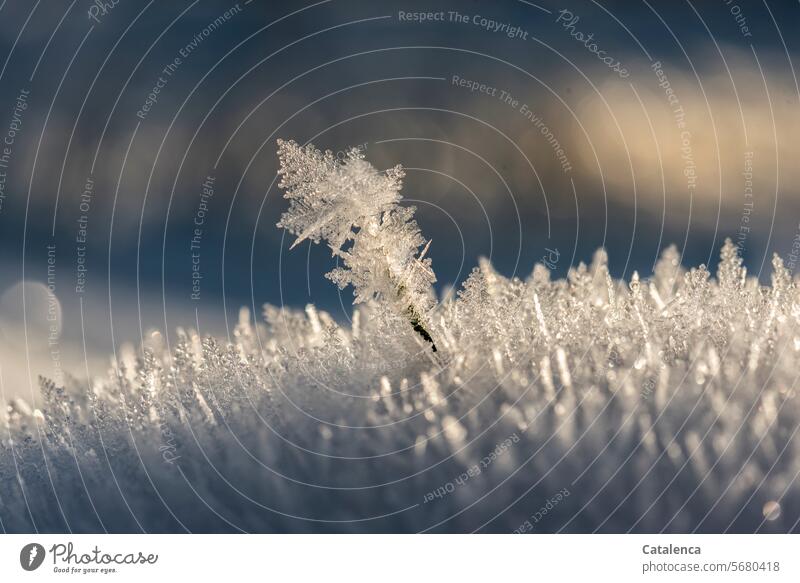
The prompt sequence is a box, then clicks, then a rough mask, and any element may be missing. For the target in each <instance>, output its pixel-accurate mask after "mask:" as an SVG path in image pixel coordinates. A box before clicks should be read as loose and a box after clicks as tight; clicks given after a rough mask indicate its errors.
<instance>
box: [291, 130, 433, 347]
mask: <svg viewBox="0 0 800 583" xmlns="http://www.w3.org/2000/svg"><path fill="white" fill-rule="evenodd" d="M278 156H279V158H280V164H281V165H280V170H279V171H278V173H279V174H280V175H281V182H280V187H281V188H283V189H284V190H285V191H286V194H285V198H287V199H288V200H289V210H288V211H287V212H285V213H284V214H283V216H282V217H281V220H280V222H278V226H279V227H283V228H285V229H286V230H287V231H289V232H290V233H292V234H294V235H297V239H296V240H295V242H294V243H293V244H292V247H295V246H297V245H298V244H299V243H301V242H303V241H305V240H306V239H310V240H311V241H314V242H315V243H319V242H321V241H323V240H324V241H325V242H326V243H327V244H328V246H329V247H330V249H331V252H332V254H333V255H334V256H335V257H337V258H338V259H339V260H340V262H341V266H340V267H337V268H336V269H334V270H333V271H331V272H330V273H328V274H327V277H328V279H330V280H331V281H333V282H334V283H335V284H337V285H338V286H339V288H340V289H344V288H345V287H347V286H348V285H352V286H353V289H354V293H355V300H354V303H356V304H358V303H361V302H366V301H370V300H378V301H383V302H385V303H386V304H388V305H389V307H390V308H391V309H392V310H394V311H395V312H396V313H398V314H400V315H402V317H403V318H404V319H406V320H407V321H408V322H409V323H410V324H411V327H412V328H413V329H414V331H415V332H416V333H417V334H418V335H419V336H420V337H421V338H422V339H424V340H425V341H426V342H428V343H429V344H430V345H431V349H432V350H433V351H434V352H436V344H435V342H434V341H433V337H432V336H431V334H430V332H429V326H428V325H427V324H426V320H427V316H428V313H429V312H430V310H431V309H432V307H433V304H434V300H433V298H434V295H433V292H432V288H431V286H432V285H433V283H434V282H435V281H436V276H435V275H434V273H433V270H432V269H431V260H430V259H428V258H425V255H426V253H427V251H428V248H429V246H430V241H426V240H425V238H424V237H423V236H422V234H421V233H420V230H419V226H418V225H417V223H416V221H415V220H414V218H413V217H414V211H415V210H416V209H415V208H414V207H401V206H400V205H399V202H400V200H401V199H402V197H401V196H400V189H401V188H402V179H403V176H404V175H405V174H404V172H403V169H402V168H401V167H400V166H395V167H394V168H390V169H388V170H387V171H385V172H378V171H377V170H376V169H375V168H374V167H373V166H372V165H371V164H370V163H369V162H367V161H366V160H364V155H363V153H362V152H361V151H360V150H358V149H356V148H353V149H351V150H350V151H348V152H347V155H346V156H345V157H344V158H343V159H341V160H340V159H337V158H335V157H334V156H333V153H332V152H330V151H326V152H320V151H319V150H317V149H316V148H315V147H314V146H313V145H310V144H309V145H307V146H300V145H298V144H297V143H296V142H294V141H292V140H289V141H284V140H278ZM423 245H424V248H423V249H422V251H421V252H420V251H419V249H420V247H422V246H423Z"/></svg>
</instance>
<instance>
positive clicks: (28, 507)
mask: <svg viewBox="0 0 800 583" xmlns="http://www.w3.org/2000/svg"><path fill="white" fill-rule="evenodd" d="M280 156H281V165H282V167H281V174H282V185H283V188H285V190H286V194H287V197H288V198H289V210H288V212H287V213H286V214H285V215H284V216H283V218H282V220H281V223H280V226H282V227H284V228H286V229H287V230H289V231H290V232H292V233H293V234H295V235H297V241H296V243H297V242H300V241H303V240H305V239H309V240H311V241H316V242H322V241H324V242H325V243H327V244H328V245H329V247H330V248H331V250H332V252H333V254H334V256H335V257H336V258H338V260H339V261H340V267H339V268H337V269H336V270H334V271H333V272H332V273H331V274H330V277H331V279H332V280H333V281H334V282H335V283H337V284H338V285H340V286H343V287H344V286H347V285H352V286H353V289H354V290H355V296H356V307H355V308H354V311H353V316H352V323H351V324H349V325H343V324H341V323H339V322H337V321H335V320H334V319H333V318H332V317H331V316H330V315H328V314H327V313H325V312H322V311H319V310H317V309H316V308H315V307H314V306H311V305H309V306H307V307H306V309H305V310H293V309H288V308H277V307H273V306H265V308H264V312H263V318H256V319H255V320H256V321H253V318H251V316H250V314H249V313H248V311H247V310H243V311H242V313H241V317H240V322H239V324H238V325H237V326H236V328H235V330H234V333H235V338H234V340H233V341H231V342H227V341H222V340H217V339H214V338H201V337H200V336H199V335H198V334H197V333H196V332H194V331H191V330H185V331H184V330H180V331H179V333H178V338H177V342H174V343H173V344H172V345H170V346H167V345H166V343H165V342H164V339H163V338H162V337H161V336H160V335H159V334H153V335H152V336H151V337H149V338H148V340H147V341H146V343H145V345H144V346H143V347H142V349H141V351H140V352H138V353H136V352H134V351H133V350H129V351H127V352H125V353H123V354H122V355H121V356H120V359H119V361H118V362H115V363H114V366H113V369H112V370H111V372H110V374H109V375H108V376H107V377H106V378H102V379H95V380H92V381H90V382H85V381H80V380H76V379H68V380H67V381H66V382H65V386H56V385H55V384H54V383H52V382H50V381H46V380H43V381H42V395H41V399H40V402H37V403H36V404H30V403H26V402H25V401H23V400H22V399H14V400H12V401H10V402H7V403H5V405H6V408H5V411H6V413H5V415H4V417H3V421H2V423H3V425H4V426H3V427H1V428H0V430H1V431H2V434H0V435H2V438H1V439H2V450H0V526H2V529H3V530H4V531H8V532H23V531H24V532H30V531H49V532H67V531H72V532H102V531H104V530H107V531H128V532H130V531H135V532H136V531H148V532H153V531H155V532H163V531H192V532H195V531H207V532H227V531H251V532H287V531H291V532H329V531H336V532H340V531H355V532H363V531H379V532H386V531H390V532H398V531H401V532H406V531H436V532H442V531H452V532H469V531H483V532H513V531H516V532H531V531H532V532H557V531H562V532H593V531H601V532H625V531H635V532H659V531H666V532H691V531H699V532H723V531H735V532H754V531H771V532H797V531H798V530H799V528H800V527H799V526H798V525H799V524H800V490H799V489H798V481H797V480H798V476H800V440H799V439H798V435H797V430H798V424H799V423H800V406H799V403H800V401H798V397H797V388H796V387H797V375H798V366H797V363H798V356H799V355H800V287H799V286H798V280H797V278H795V279H793V278H792V277H791V275H790V273H789V272H788V270H787V269H786V268H785V267H784V265H783V263H782V262H781V260H780V259H779V258H777V257H775V259H774V260H773V265H772V268H773V269H772V280H771V284H770V285H769V286H762V285H760V284H759V282H758V281H757V279H756V278H753V277H748V276H747V273H746V271H745V269H744V267H743V266H742V262H741V259H740V258H739V257H738V255H737V250H736V247H735V246H734V245H733V244H732V243H731V242H730V241H726V243H725V245H724V246H723V249H722V254H721V261H720V264H719V267H718V269H717V272H716V277H712V276H711V274H710V273H709V271H708V270H707V269H706V267H705V266H700V267H698V268H695V269H690V270H688V271H687V270H684V268H682V267H681V265H680V256H679V254H678V251H677V250H676V249H675V248H674V247H670V248H668V249H667V250H666V251H664V253H663V255H662V257H661V259H660V260H659V262H658V263H657V265H656V267H655V270H654V273H653V275H652V276H650V277H641V276H640V275H639V274H634V275H633V276H632V277H631V280H630V281H628V282H624V281H618V280H614V279H612V277H611V276H610V274H609V272H608V268H607V258H606V254H605V252H604V251H603V250H600V251H598V252H597V253H596V254H595V256H594V258H593V260H592V262H591V264H590V265H588V266H587V265H584V264H582V263H581V264H580V265H578V266H577V267H574V268H572V269H570V271H569V273H568V276H567V278H566V279H564V280H552V279H551V278H550V272H549V271H548V269H547V268H546V267H545V266H543V265H537V266H536V267H535V268H534V269H533V272H532V273H531V275H530V276H528V277H527V278H524V279H522V278H516V277H515V278H507V277H504V276H503V275H501V274H499V273H497V272H496V271H495V270H494V269H493V267H492V265H491V263H490V262H489V261H488V260H481V261H480V263H479V266H478V267H477V268H476V269H475V270H474V271H473V272H472V274H471V275H470V276H469V278H468V279H467V281H466V282H465V283H464V285H463V287H462V289H461V291H460V292H459V293H458V294H455V295H448V296H446V297H444V298H442V299H441V300H440V301H439V302H438V303H436V302H435V298H434V295H433V292H432V291H431V284H432V282H433V273H432V272H431V268H430V262H429V260H428V259H426V258H425V257H424V251H425V249H426V248H427V243H426V241H425V239H424V238H423V237H422V235H421V234H420V233H419V229H418V227H417V225H416V223H415V222H414V220H413V210H412V209H410V208H406V207H403V206H401V204H400V202H401V199H400V195H399V191H400V185H401V182H400V181H401V178H402V171H401V169H400V168H394V169H391V170H389V171H387V172H385V173H378V172H376V171H375V170H374V169H373V168H372V167H371V166H370V165H369V164H368V163H367V162H366V161H365V160H364V159H363V157H361V155H359V154H357V153H355V152H353V153H351V154H349V156H348V157H347V159H346V160H344V161H343V162H337V161H336V160H335V159H334V158H333V156H332V155H331V154H330V153H321V152H319V151H317V150H315V149H314V148H313V147H311V146H307V147H300V146H298V145H297V144H295V143H293V142H281V144H280ZM296 243H295V244H296ZM409 324H410V325H409ZM434 341H435V347H436V349H437V353H436V354H435V355H433V354H432V352H433V344H434ZM498 451H502V454H498V453H497V452H498ZM493 455H494V458H492V456H493ZM486 459H493V461H492V462H491V463H490V464H482V461H483V460H486ZM475 468H480V472H478V471H476V469H475ZM465 476H466V477H465ZM563 491H568V492H569V496H565V497H563V500H561V501H560V502H559V504H558V505H555V506H554V505H552V504H551V506H552V510H550V509H548V512H546V513H542V512H541V511H540V510H541V508H542V507H546V505H547V504H548V501H550V500H552V499H553V496H554V495H555V494H556V493H559V492H563ZM441 492H444V493H446V495H445V494H442V495H439V496H437V495H436V493H441Z"/></svg>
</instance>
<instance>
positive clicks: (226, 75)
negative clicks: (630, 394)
mask: <svg viewBox="0 0 800 583" xmlns="http://www.w3.org/2000/svg"><path fill="white" fill-rule="evenodd" d="M798 32H800V5H798V3H797V2H794V1H788V0H787V1H785V2H781V1H765V2H755V1H753V2H749V1H748V2H745V1H744V0H730V1H728V0H718V1H711V0H709V1H702V2H700V1H679V2H676V1H672V0H670V1H654V0H649V1H644V0H643V1H642V2H618V1H611V0H604V1H602V2H594V1H573V0H568V1H564V2H562V3H553V2H548V1H541V2H528V1H525V0H503V1H488V0H486V1H470V0H462V1H458V2H456V1H455V0H449V1H445V2H437V1H428V2H414V1H402V2H396V1H384V2H367V1H358V0H356V1H353V0H347V1H343V0H329V1H320V2H316V3H313V2H268V1H259V0H252V1H249V2H245V1H240V2H238V3H235V2H218V1H209V0H195V1H176V2H155V1H154V0H153V1H150V2H145V1H143V0H140V1H137V2H134V1H129V0H107V1H105V2H103V1H102V0H96V1H94V2H90V1H89V0H72V1H69V0H65V1H56V0H52V1H48V2H46V3H45V2H41V0H38V1H35V2H33V1H22V0H0V141H1V142H2V143H0V381H1V383H2V385H1V386H0V388H2V392H3V395H4V396H5V397H9V396H12V395H23V396H31V397H32V395H33V394H34V393H35V391H36V383H37V376H38V375H44V376H48V377H51V378H55V379H56V381H57V382H59V381H60V380H61V379H63V378H64V376H65V375H74V376H78V377H87V376H94V375H97V374H102V373H104V372H105V370H106V369H107V367H108V363H109V359H110V358H113V356H114V354H115V353H116V351H118V350H119V349H120V347H122V346H123V345H124V344H132V345H138V344H139V343H140V342H141V341H142V339H143V338H145V337H146V336H147V335H148V334H150V333H151V332H152V330H155V329H158V330H162V331H164V333H165V337H166V340H167V341H168V342H169V340H170V335H171V334H172V333H173V332H174V330H175V328H176V327H178V326H185V327H195V328H198V329H199V330H200V331H201V332H202V333H209V334H216V335H221V336H225V335H226V334H228V333H229V332H230V330H231V329H232V327H233V326H234V325H235V322H236V319H237V317H238V316H237V314H238V311H239V308H240V307H241V306H249V307H250V309H251V311H254V312H255V313H260V310H261V306H262V305H263V304H264V303H271V304H275V305H286V306H290V307H303V306H304V305H305V304H307V303H315V304H317V305H318V306H319V307H321V308H323V309H326V310H328V311H330V312H331V313H332V314H333V316H334V317H335V318H337V319H339V320H343V321H344V320H346V319H347V318H348V316H349V314H350V310H351V303H352V295H351V293H350V290H345V291H344V292H341V293H340V292H339V291H338V290H337V289H336V288H335V287H334V286H333V285H332V284H330V283H329V282H328V281H327V280H325V279H324V274H325V273H326V272H327V271H329V270H330V269H331V267H332V266H333V262H332V259H331V257H330V252H329V250H328V249H327V248H325V247H323V246H319V245H316V246H315V245H310V244H303V245H301V246H299V247H298V248H296V249H294V250H292V251H291V252H289V251H288V247H289V244H290V243H291V239H290V238H287V237H286V236H285V235H284V233H283V232H282V231H280V230H279V229H277V228H276V227H275V223H276V222H277V221H278V219H279V217H280V214H281V213H282V212H283V211H284V210H285V208H286V203H285V201H284V200H283V198H282V193H281V192H280V191H279V189H278V188H277V183H276V170H277V160H276V156H275V151H276V144H275V141H276V139H278V138H292V139H295V140H297V141H298V142H301V143H305V142H308V141H311V142H313V143H314V144H316V145H317V146H318V147H320V148H323V149H330V150H332V151H334V152H343V151H344V150H345V149H346V148H348V147H351V146H357V147H360V148H362V149H363V151H364V153H365V155H366V158H367V159H368V160H370V161H371V162H372V163H373V164H375V165H376V166H378V167H379V168H386V167H388V166H391V165H394V164H396V163H401V164H403V165H404V166H405V167H406V168H407V177H406V180H405V187H404V190H403V193H404V196H405V198H406V199H407V201H409V203H410V204H414V205H415V206H416V207H417V208H418V211H417V218H418V221H419V223H420V225H421V227H422V230H423V232H424V233H425V234H426V236H427V237H429V238H431V239H432V240H433V244H432V246H431V250H430V256H431V257H432V258H433V266H434V269H435V271H436V274H437V277H438V280H439V281H438V284H437V285H438V286H439V289H440V291H441V290H443V289H445V288H446V287H447V286H458V285H460V283H461V282H463V280H464V279H465V278H466V276H467V275H468V274H469V271H470V270H471V269H472V267H473V266H475V265H476V263H477V259H478V257H480V256H487V257H490V258H491V260H492V261H493V263H494V264H495V266H496V267H497V268H498V270H500V271H501V272H502V273H504V274H505V275H518V276H520V277H525V276H527V275H528V274H529V273H530V272H531V270H532V268H533V265H534V263H536V262H546V264H547V265H548V266H549V267H551V269H553V270H554V271H555V274H556V275H557V276H564V275H565V274H566V272H567V270H568V268H569V267H570V266H573V265H576V264H577V263H578V262H580V261H587V262H588V261H589V260H590V259H591V255H592V253H593V252H594V250H595V249H597V248H598V247H606V248H607V249H608V252H609V256H610V265H611V269H612V272H613V274H614V275H615V276H617V277H626V278H628V277H630V276H631V274H632V272H633V271H634V270H639V271H640V272H641V273H645V274H646V273H649V272H650V270H651V268H652V265H653V263H654V261H655V260H656V259H657V257H658V255H659V253H660V251H661V250H662V249H663V248H664V247H666V246H667V245H668V244H672V243H674V244H676V245H677V246H678V248H679V249H680V250H681V251H682V253H683V255H684V263H685V264H687V265H697V264H700V263H706V264H709V265H711V266H712V267H713V266H714V265H715V263H716V257H717V254H718V249H719V247H720V245H721V244H722V241H723V240H724V238H725V237H731V238H733V239H734V241H735V242H737V243H738V244H739V246H740V249H741V253H742V255H743V256H744V258H745V262H746V265H747V266H748V269H749V271H750V273H751V274H756V275H758V276H759V277H760V278H761V279H762V280H765V281H766V280H767V279H768V277H769V261H770V259H771V256H772V253H774V252H777V253H779V254H781V255H783V256H784V257H785V258H787V262H788V264H789V267H790V268H791V269H792V270H794V261H792V260H791V259H790V258H791V257H795V260H796V255H797V253H798V249H799V248H800V243H798V241H800V238H799V237H800V180H798V178H800V177H799V176H798V174H800V167H799V165H798V163H797V160H798V154H799V153H800V141H798V139H797V135H798V131H800V107H799V106H800V91H799V90H798V80H797V75H796V72H795V69H794V64H795V62H796V61H798V58H799V57H800V55H798V48H799V47H798V43H800V40H799V39H800V35H798Z"/></svg>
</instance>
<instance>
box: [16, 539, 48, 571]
mask: <svg viewBox="0 0 800 583" xmlns="http://www.w3.org/2000/svg"><path fill="white" fill-rule="evenodd" d="M44 554H45V553H44V547H43V546H42V545H40V544H39V543H29V544H27V545H25V546H24V547H22V550H21V551H20V552H19V564H20V565H22V568H23V569H25V570H26V571H35V570H36V569H38V568H39V567H41V566H42V563H43V562H44Z"/></svg>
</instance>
